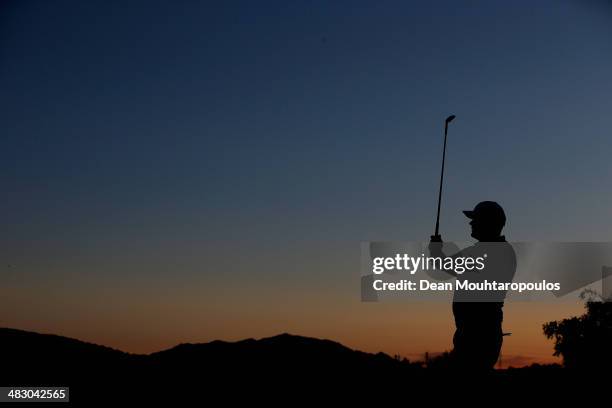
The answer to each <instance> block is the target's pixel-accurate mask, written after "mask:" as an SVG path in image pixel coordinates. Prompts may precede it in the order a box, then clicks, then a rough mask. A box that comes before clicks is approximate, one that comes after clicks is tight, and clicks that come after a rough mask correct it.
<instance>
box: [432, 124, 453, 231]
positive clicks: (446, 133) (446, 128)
mask: <svg viewBox="0 0 612 408" xmlns="http://www.w3.org/2000/svg"><path fill="white" fill-rule="evenodd" d="M453 119H455V115H450V116H449V117H448V118H446V120H445V121H444V148H443V149H442V172H441V173H440V191H439V192H438V215H437V216H436V232H435V233H434V235H433V236H432V237H431V239H432V241H434V242H440V241H441V240H442V238H441V237H440V234H439V229H440V204H441V203H442V184H443V182H444V160H445V158H446V136H447V135H448V124H449V123H451V122H452V121H453Z"/></svg>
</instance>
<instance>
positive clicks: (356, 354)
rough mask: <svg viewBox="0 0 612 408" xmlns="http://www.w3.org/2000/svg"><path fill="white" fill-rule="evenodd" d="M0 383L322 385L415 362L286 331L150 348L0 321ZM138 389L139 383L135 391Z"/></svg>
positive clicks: (82, 389)
mask: <svg viewBox="0 0 612 408" xmlns="http://www.w3.org/2000/svg"><path fill="white" fill-rule="evenodd" d="M0 345H1V346H0V361H2V372H3V375H2V376H3V377H4V378H3V381H1V382H2V383H3V384H13V385H21V386H25V385H31V386H40V385H42V384H44V385H46V386H70V387H71V390H70V397H71V400H75V399H76V400H79V399H81V400H85V399H89V398H91V397H92V396H96V398H97V399H99V398H100V396H99V395H98V394H99V392H100V391H99V387H100V384H106V387H108V385H109V384H112V389H113V393H114V395H115V396H116V395H121V396H122V397H123V398H131V397H133V398H139V397H138V395H140V393H141V392H145V390H150V389H158V388H159V387H164V386H165V387H169V385H170V384H171V385H172V387H171V388H174V387H175V386H177V385H179V384H180V386H181V387H186V388H190V389H203V388H204V389H206V390H208V391H210V390H217V391H218V390H220V389H225V388H227V387H228V386H230V385H232V384H233V385H240V388H241V390H243V391H244V390H247V389H251V390H254V389H255V390H259V391H261V390H262V389H266V387H269V386H270V385H271V384H274V386H275V387H283V388H285V389H287V388H291V389H306V388H309V389H317V390H322V389H325V388H329V387H331V386H333V387H334V388H335V389H337V387H338V386H339V385H340V384H352V385H354V384H356V383H359V382H363V381H367V380H368V379H369V378H387V379H400V378H405V377H406V376H408V375H410V374H411V372H414V371H415V370H421V365H420V364H418V363H410V362H408V361H407V360H403V361H400V360H399V359H395V358H392V357H390V356H389V355H387V354H384V353H378V354H371V353H365V352H361V351H355V350H352V349H350V348H348V347H345V346H343V345H342V344H340V343H337V342H334V341H330V340H321V339H315V338H309V337H303V336H295V335H290V334H286V333H285V334H281V335H277V336H274V337H268V338H262V339H260V340H255V339H246V340H241V341H237V342H226V341H219V340H216V341H212V342H210V343H199V344H189V343H187V344H179V345H177V346H175V347H173V348H170V349H167V350H163V351H159V352H155V353H152V354H148V355H145V354H130V353H125V352H123V351H120V350H115V349H112V348H109V347H105V346H100V345H97V344H91V343H86V342H83V341H79V340H75V339H71V338H67V337H62V336H56V335H50V334H39V333H34V332H28V331H23V330H16V329H9V328H1V329H0ZM139 390H140V391H139Z"/></svg>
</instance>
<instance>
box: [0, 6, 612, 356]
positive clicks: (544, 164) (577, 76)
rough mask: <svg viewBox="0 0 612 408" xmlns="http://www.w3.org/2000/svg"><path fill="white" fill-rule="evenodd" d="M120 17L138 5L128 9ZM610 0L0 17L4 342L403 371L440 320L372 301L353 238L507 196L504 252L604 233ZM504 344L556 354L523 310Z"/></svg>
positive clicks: (390, 234) (611, 63)
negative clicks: (46, 337) (51, 340)
mask: <svg viewBox="0 0 612 408" xmlns="http://www.w3.org/2000/svg"><path fill="white" fill-rule="evenodd" d="M126 3H129V4H126ZM611 23H612V7H611V6H610V5H609V3H606V2H604V1H595V0H591V1H586V2H578V1H567V0H564V1H538V2H531V1H513V2H497V1H496V2H491V1H469V2H468V1H462V2H457V1H422V2H405V1H396V2H389V1H376V2H374V1H369V2H365V1H350V2H349V1H335V2H329V1H308V2H305V1H304V2H302V1H295V2H287V1H275V2H272V1H263V2H252V1H250V2H249V1H223V2H221V1H219V2H213V1H208V2H204V1H203V2H195V1H193V2H192V1H185V2H170V1H167V2H162V1H142V2H122V1H121V2H120V1H90V2H80V1H53V2H49V1H4V2H2V5H1V6H0V89H2V93H1V94H2V97H1V98H0V104H1V106H0V119H1V123H2V132H1V135H2V137H1V139H0V140H1V148H0V160H1V162H2V164H3V165H2V172H0V188H1V189H2V191H1V193H2V200H0V225H1V226H2V232H3V233H2V235H1V238H0V239H1V241H0V257H1V259H2V261H3V265H0V271H2V272H1V275H0V276H1V277H2V285H1V287H0V310H2V313H1V314H0V326H9V327H15V328H22V329H28V330H37V331H45V332H53V333H57V334H63V335H67V336H72V337H78V338H81V339H84V340H88V341H93V342H96V343H102V344H106V345H109V346H113V347H118V348H122V349H124V350H128V351H134V352H149V351H153V350H157V349H159V348H162V347H168V346H171V345H173V344H176V343H177V342H181V341H209V340H212V339H216V338H221V339H227V340H234V339H240V338H245V337H260V336H265V335H272V334H276V333H278V332H283V331H289V332H292V333H297V334H303V335H310V336H318V337H327V338H333V339H335V340H339V341H341V342H343V343H345V344H347V345H349V346H351V347H356V348H360V349H363V350H367V351H379V350H383V351H386V352H388V353H392V354H394V353H400V354H404V355H408V356H412V355H417V354H420V353H422V352H424V351H426V350H429V351H440V350H444V349H448V348H449V347H450V344H451V336H452V330H451V327H452V320H451V319H452V316H451V313H450V306H449V305H437V304H436V305H428V306H427V307H421V306H418V305H414V307H413V306H411V305H410V304H401V305H398V304H363V303H361V302H360V301H359V248H360V247H359V242H361V241H367V240H389V241H390V240H403V241H407V240H425V239H428V237H429V235H431V233H432V229H433V226H434V221H435V204H436V194H437V191H436V190H437V178H438V176H439V174H438V172H439V165H440V149H441V141H442V140H441V138H442V126H443V119H444V118H445V117H446V116H447V115H448V114H451V113H452V114H456V115H457V119H456V121H455V122H453V124H452V129H451V132H450V136H449V145H448V156H447V174H446V187H445V188H446V189H445V196H444V203H443V208H442V220H441V232H442V234H443V236H444V238H445V239H455V240H465V239H466V237H467V235H468V234H469V232H468V228H467V223H466V220H465V218H464V217H463V215H462V214H461V212H460V210H462V209H467V208H471V207H473V205H474V204H475V203H476V202H478V201H481V200H486V199H492V200H496V201H499V202H500V203H501V204H502V205H503V206H504V207H505V209H506V211H507V213H508V218H509V223H508V226H507V230H506V235H507V237H508V239H509V240H514V241H519V240H522V241H531V240H552V241H597V240H600V241H609V240H610V234H611V232H612V218H611V217H610V213H611V211H610V210H611V209H612V194H611V193H610V187H609V185H610V182H609V180H610V179H611V178H612V166H611V165H610V159H609V156H608V153H609V152H610V151H612V138H610V131H609V124H608V123H607V121H608V120H609V116H610V105H611V104H610V95H612V81H611V80H610V72H612V53H611V52H610V44H611V40H612V24H611ZM506 309H507V313H506V315H507V318H506V326H512V327H509V328H510V329H511V331H513V333H514V334H513V336H512V337H511V338H510V339H509V340H507V341H506V346H505V349H504V353H505V354H507V355H509V356H517V357H516V358H517V359H518V358H532V357H533V358H536V359H544V358H546V357H547V356H549V355H550V354H551V353H552V344H551V343H550V342H548V341H547V340H546V339H545V338H544V337H543V336H542V334H541V324H542V323H543V322H545V321H547V320H551V319H558V318H561V317H565V316H568V315H569V314H572V313H576V312H579V311H580V305H579V304H577V303H576V304H571V305H568V306H567V307H565V308H559V307H558V306H555V307H552V306H551V305H542V304H537V305H534V304H528V305H520V304H517V305H508V306H507V308H506Z"/></svg>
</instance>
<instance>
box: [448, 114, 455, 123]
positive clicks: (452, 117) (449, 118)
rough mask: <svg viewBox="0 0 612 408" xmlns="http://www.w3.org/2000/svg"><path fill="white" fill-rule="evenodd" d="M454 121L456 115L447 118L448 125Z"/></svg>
mask: <svg viewBox="0 0 612 408" xmlns="http://www.w3.org/2000/svg"><path fill="white" fill-rule="evenodd" d="M453 119H455V115H450V116H449V117H448V118H446V124H447V125H448V124H449V123H451V122H452V121H453Z"/></svg>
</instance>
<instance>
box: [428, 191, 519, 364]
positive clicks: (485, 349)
mask: <svg viewBox="0 0 612 408" xmlns="http://www.w3.org/2000/svg"><path fill="white" fill-rule="evenodd" d="M463 213H464V214H465V215H466V216H467V217H468V218H470V219H471V220H472V221H471V222H470V225H471V226H472V237H474V238H476V239H477V240H478V242H477V243H476V244H474V245H472V246H470V247H468V248H465V249H463V250H461V251H459V252H458V253H456V254H454V255H451V256H452V257H453V258H456V257H472V258H474V259H475V258H477V257H483V256H484V257H485V262H484V264H485V267H484V269H482V270H481V271H478V270H472V271H466V272H465V273H463V274H455V273H454V272H453V275H454V276H456V277H457V279H458V280H459V281H465V280H467V281H469V282H473V283H482V282H485V281H488V282H492V281H497V282H500V283H502V282H512V279H513V278H514V274H515V272H516V255H515V253H514V249H513V248H512V246H511V245H510V244H509V243H508V242H506V238H505V237H504V236H503V235H501V232H502V229H503V228H504V225H505V224H506V215H505V213H504V210H503V209H502V207H501V206H500V205H499V204H497V203H496V202H493V201H483V202H481V203H478V205H476V207H475V208H474V210H472V211H464V212H463ZM441 242H442V238H441V237H440V236H439V235H438V236H436V235H434V236H432V237H431V244H430V246H429V250H430V254H431V255H432V256H442V257H444V256H445V255H444V253H443V252H442V244H441ZM505 298H506V291H503V290H499V291H498V290H493V291H492V290H484V291H481V290H455V292H454V296H453V314H454V316H455V326H456V330H455V335H454V337H453V345H454V349H453V351H452V353H451V356H452V362H453V364H454V366H455V367H456V368H459V369H463V370H474V371H486V370H491V369H492V368H493V367H494V366H495V363H496V361H497V359H498V358H499V352H500V350H501V345H502V338H503V333H502V320H503V311H502V309H503V306H504V300H505Z"/></svg>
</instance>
